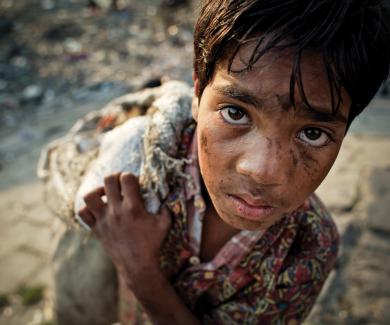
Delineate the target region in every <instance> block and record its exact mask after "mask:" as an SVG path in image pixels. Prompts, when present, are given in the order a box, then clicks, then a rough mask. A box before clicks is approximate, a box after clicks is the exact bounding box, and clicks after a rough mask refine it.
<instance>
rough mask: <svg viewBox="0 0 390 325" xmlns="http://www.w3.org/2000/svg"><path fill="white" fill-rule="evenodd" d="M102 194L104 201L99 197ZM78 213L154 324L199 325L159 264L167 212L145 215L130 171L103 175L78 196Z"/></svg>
mask: <svg viewBox="0 0 390 325" xmlns="http://www.w3.org/2000/svg"><path fill="white" fill-rule="evenodd" d="M104 195H106V197H107V203H105V202H104V201H103V200H102V197H103V196H104ZM84 200H85V203H86V207H85V208H83V209H81V210H80V211H79V215H80V217H81V218H82V219H83V220H84V222H86V223H87V224H88V225H89V227H90V228H91V229H92V232H93V233H94V235H95V236H96V237H97V238H98V239H99V240H100V242H101V243H102V246H103V248H104V250H105V251H106V253H107V254H108V256H109V257H110V258H111V260H112V261H113V263H114V265H115V267H116V269H117V271H118V274H119V275H120V276H121V278H122V279H123V281H124V283H125V284H126V288H127V289H128V290H131V291H132V292H133V294H134V295H135V296H136V297H137V299H138V300H139V302H140V303H141V305H142V306H143V307H144V309H145V311H146V312H147V313H148V315H149V317H150V319H151V320H152V321H153V323H155V324H199V322H198V320H197V319H196V317H195V316H194V315H193V314H192V313H191V312H190V310H189V309H188V308H187V307H186V306H185V305H184V303H183V302H182V301H181V299H180V297H179V296H178V295H177V293H176V292H175V290H174V288H173V287H172V286H171V284H170V283H169V281H168V280H167V279H166V278H165V276H164V274H163V273H162V271H161V270H160V268H159V264H158V256H159V251H160V247H161V245H162V243H163V240H164V238H165V236H166V233H167V231H168V229H169V227H170V224H171V221H170V216H169V213H168V211H165V210H164V211H163V212H161V213H160V214H159V215H151V214H149V213H148V212H147V211H146V210H145V208H144V205H143V202H142V198H141V196H140V193H139V185H138V180H137V178H136V177H135V176H133V175H132V174H122V175H119V174H115V175H112V176H109V177H107V178H105V181H104V187H100V188H97V189H95V190H94V191H92V192H90V193H89V194H87V195H86V196H85V197H84Z"/></svg>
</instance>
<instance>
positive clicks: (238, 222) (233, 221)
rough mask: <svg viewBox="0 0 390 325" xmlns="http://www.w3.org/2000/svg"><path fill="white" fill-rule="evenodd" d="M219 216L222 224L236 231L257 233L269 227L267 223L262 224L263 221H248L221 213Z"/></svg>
mask: <svg viewBox="0 0 390 325" xmlns="http://www.w3.org/2000/svg"><path fill="white" fill-rule="evenodd" d="M219 215H220V218H221V219H222V221H223V222H225V223H226V224H228V225H229V226H231V227H233V228H235V229H238V230H249V231H257V230H265V229H267V228H268V227H269V225H268V223H266V222H264V221H263V220H262V221H260V220H259V221H254V220H248V219H245V218H242V217H240V216H236V215H228V214H225V213H221V214H219Z"/></svg>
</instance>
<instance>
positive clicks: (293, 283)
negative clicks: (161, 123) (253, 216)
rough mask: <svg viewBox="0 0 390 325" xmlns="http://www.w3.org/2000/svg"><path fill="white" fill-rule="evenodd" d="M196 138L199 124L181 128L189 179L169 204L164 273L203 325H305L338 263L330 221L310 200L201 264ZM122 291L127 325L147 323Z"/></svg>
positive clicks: (201, 209)
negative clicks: (170, 222)
mask: <svg viewBox="0 0 390 325" xmlns="http://www.w3.org/2000/svg"><path fill="white" fill-rule="evenodd" d="M194 133H195V124H192V125H190V126H189V127H188V128H186V129H185V130H184V132H183V135H182V145H181V150H180V154H181V155H182V156H183V157H187V158H189V159H191V161H192V163H191V164H189V165H188V166H187V167H186V169H185V174H186V175H190V176H191V177H188V178H185V179H184V180H183V183H182V184H181V186H177V187H175V188H173V189H171V192H170V194H169V196H168V199H167V200H166V202H165V204H166V205H167V206H168V208H169V209H170V211H171V213H172V215H173V225H172V228H171V229H170V231H169V233H168V235H167V238H166V241H165V244H164V246H163V248H162V251H161V257H160V266H161V268H162V269H163V270H164V272H165V273H166V274H167V276H168V278H169V280H170V282H171V283H172V285H173V286H174V288H175V290H176V292H177V293H178V294H179V296H180V297H181V299H182V300H183V302H184V303H185V304H186V306H187V307H188V308H189V309H190V310H191V311H192V312H193V313H194V314H195V315H196V316H197V317H198V318H199V320H200V321H201V322H202V323H204V324H288V325H295V324H299V323H301V322H302V321H303V320H304V318H305V317H306V316H307V315H308V313H309V311H310V309H311V308H312V306H313V304H314V302H315V300H316V298H317V296H318V294H319V292H320V290H321V288H322V286H323V284H324V281H325V280H326V278H327V276H328V274H329V272H330V270H331V269H332V267H333V265H334V263H335V260H336V256H337V251H338V244H339V237H338V233H337V229H336V227H335V224H334V222H333V220H332V218H331V217H330V215H329V214H328V212H327V211H326V209H325V208H324V206H323V205H322V203H321V202H320V201H319V199H318V198H317V197H316V196H315V195H314V194H313V195H312V196H310V197H309V198H308V199H307V200H306V202H305V203H304V204H303V205H302V206H301V207H300V208H299V209H298V210H296V211H295V212H293V213H291V214H288V215H285V216H284V217H283V218H282V219H281V220H280V221H278V222H277V223H275V224H274V225H272V226H271V227H270V228H268V229H267V230H266V231H246V230H242V231H240V232H239V233H238V234H237V235H235V236H234V237H232V238H231V239H230V240H229V241H228V242H227V243H226V244H225V245H224V246H223V247H222V249H221V250H220V251H219V252H218V253H217V254H216V256H215V257H214V258H213V259H212V260H211V261H209V262H204V263H202V261H201V259H200V257H199V251H200V243H201V235H202V219H203V217H204V214H205V211H206V205H205V201H204V200H203V198H202V195H201V189H200V174H199V169H198V164H197V152H196V140H195V139H196V136H194ZM190 179H192V180H193V181H188V180H190ZM121 287H122V288H121V294H120V308H121V312H120V315H121V322H122V324H123V325H124V324H145V323H147V322H148V318H147V315H146V314H145V313H144V312H143V310H142V307H141V306H140V305H139V304H138V303H137V301H136V299H135V298H134V296H132V295H131V294H130V296H126V294H125V293H124V292H125V291H124V290H123V284H122V285H121Z"/></svg>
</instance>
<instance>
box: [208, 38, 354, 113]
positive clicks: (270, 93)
mask: <svg viewBox="0 0 390 325" xmlns="http://www.w3.org/2000/svg"><path fill="white" fill-rule="evenodd" d="M254 46H255V45H254V43H253V42H252V43H249V44H247V45H245V46H242V47H241V48H240V50H239V52H238V53H237V55H236V56H235V57H234V60H233V62H232V66H231V71H229V72H228V62H227V60H223V61H221V62H220V63H219V64H218V65H217V67H216V71H215V74H214V77H213V79H212V80H211V83H212V84H213V85H214V86H215V85H216V84H217V85H221V86H223V85H225V86H226V85H229V84H231V85H234V86H235V87H236V88H237V89H241V90H243V91H245V92H248V93H250V94H253V95H254V96H255V97H256V98H257V99H258V100H259V101H262V102H264V101H267V100H271V101H272V100H274V99H275V98H278V100H279V99H280V98H285V99H286V98H287V101H288V102H289V99H290V88H291V86H290V83H291V76H292V71H293V68H294V60H295V58H294V53H293V49H284V50H282V51H280V50H279V51H276V50H273V51H270V52H268V53H266V54H265V55H264V56H263V57H261V58H260V59H259V60H258V61H256V62H255V63H254V64H253V65H252V66H251V69H246V68H247V66H248V62H249V61H250V59H251V56H252V53H253V50H254ZM299 66H300V73H301V78H302V84H303V89H304V93H305V96H306V99H307V100H308V102H309V104H310V106H313V107H321V108H322V110H323V111H324V110H325V111H327V112H332V99H331V91H330V84H329V81H328V78H327V74H326V72H325V66H324V63H323V60H322V56H321V53H319V52H316V51H312V50H306V51H305V52H304V53H303V54H302V58H301V62H300V65H299ZM341 91H342V92H341V100H342V103H341V107H340V111H339V113H341V114H342V115H344V116H345V117H347V116H348V113H349V107H350V98H349V96H348V95H347V93H346V91H345V90H344V89H342V90H341ZM294 99H295V103H296V104H298V105H297V107H299V106H300V104H302V103H303V102H304V101H303V99H302V98H301V94H300V91H299V89H298V84H297V82H296V83H295V90H294ZM290 104H291V103H290ZM290 106H291V105H290Z"/></svg>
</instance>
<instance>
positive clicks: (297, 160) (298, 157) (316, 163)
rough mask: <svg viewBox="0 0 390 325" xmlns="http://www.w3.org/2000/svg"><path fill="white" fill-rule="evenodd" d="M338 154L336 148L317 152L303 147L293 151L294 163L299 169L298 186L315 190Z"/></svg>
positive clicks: (311, 190) (309, 190) (292, 158)
mask: <svg viewBox="0 0 390 325" xmlns="http://www.w3.org/2000/svg"><path fill="white" fill-rule="evenodd" d="M336 156H337V151H334V150H327V151H323V152H321V153H316V152H311V151H310V150H309V149H307V148H302V149H300V150H298V152H291V160H292V164H293V165H294V166H295V168H296V169H297V170H298V172H297V177H298V179H297V182H298V184H297V187H300V188H306V189H307V191H308V192H314V191H315V189H316V188H317V187H318V186H319V185H320V184H321V182H322V181H323V180H324V178H325V176H326V175H327V174H328V172H329V170H330V168H331V167H332V165H333V163H334V160H335V159H336Z"/></svg>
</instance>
